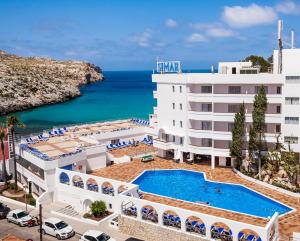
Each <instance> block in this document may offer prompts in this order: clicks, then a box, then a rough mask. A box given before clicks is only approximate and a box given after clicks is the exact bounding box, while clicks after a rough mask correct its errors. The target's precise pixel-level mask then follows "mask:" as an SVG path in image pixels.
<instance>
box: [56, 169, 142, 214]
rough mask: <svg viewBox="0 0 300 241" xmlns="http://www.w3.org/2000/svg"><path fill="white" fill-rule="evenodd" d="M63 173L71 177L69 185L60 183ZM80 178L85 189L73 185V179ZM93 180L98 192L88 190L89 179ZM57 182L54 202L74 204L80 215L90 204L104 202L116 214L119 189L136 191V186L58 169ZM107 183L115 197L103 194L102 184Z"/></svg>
mask: <svg viewBox="0 0 300 241" xmlns="http://www.w3.org/2000/svg"><path fill="white" fill-rule="evenodd" d="M61 173H65V174H66V175H68V177H69V180H70V181H69V184H63V183H60V175H61ZM75 176H78V177H80V178H81V180H82V181H83V183H84V187H83V188H80V187H76V186H74V185H73V182H72V180H73V177H75ZM90 178H91V179H93V180H94V181H95V182H96V183H97V185H98V192H96V191H91V190H88V189H87V181H88V179H90ZM55 182H56V189H55V192H54V201H59V202H64V203H68V204H72V206H73V207H74V208H75V210H76V211H78V212H79V213H84V212H86V211H87V207H88V206H89V205H88V204H90V203H92V202H94V201H97V200H102V201H104V202H105V203H106V205H107V207H108V209H109V210H110V211H114V212H116V211H117V210H119V207H118V204H119V201H118V197H119V195H118V189H119V187H120V186H126V187H127V188H129V189H136V185H134V184H130V183H125V182H121V181H117V180H113V179H109V178H102V177H97V176H93V175H89V174H84V173H79V172H74V171H68V170H63V169H59V168H56V173H55ZM105 182H109V183H110V184H111V185H112V186H113V189H114V196H111V195H107V194H103V193H102V188H101V186H102V184H103V183H105Z"/></svg>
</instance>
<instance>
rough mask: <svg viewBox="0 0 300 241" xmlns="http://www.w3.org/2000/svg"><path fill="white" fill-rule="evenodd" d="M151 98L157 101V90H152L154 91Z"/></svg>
mask: <svg viewBox="0 0 300 241" xmlns="http://www.w3.org/2000/svg"><path fill="white" fill-rule="evenodd" d="M153 98H154V99H157V90H154V91H153Z"/></svg>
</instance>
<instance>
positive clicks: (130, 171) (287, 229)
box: [92, 157, 300, 241]
mask: <svg viewBox="0 0 300 241" xmlns="http://www.w3.org/2000/svg"><path fill="white" fill-rule="evenodd" d="M149 169H188V170H195V171H202V172H205V173H206V177H207V178H208V179H210V180H214V181H220V182H227V183H237V184H243V185H245V186H247V187H249V188H251V189H254V190H255V191H258V192H260V193H262V194H264V195H266V196H269V197H271V198H273V199H275V200H278V201H280V202H282V203H284V204H286V205H288V206H290V207H292V208H294V209H295V211H294V212H291V213H289V214H286V215H284V216H283V217H280V219H279V232H280V235H281V236H282V237H283V238H282V240H285V241H286V240H288V239H287V238H286V237H290V236H292V233H293V232H300V201H299V200H298V199H297V198H294V197H291V196H288V195H285V194H282V193H280V192H277V191H274V190H272V189H269V188H266V187H263V186H261V185H258V184H255V183H252V182H250V181H247V180H245V179H242V178H241V177H240V176H238V175H237V174H235V173H234V172H233V171H232V170H231V169H228V168H216V169H214V170H211V168H210V166H208V165H199V164H193V165H190V164H186V163H180V164H178V163H175V162H173V161H171V160H165V159H162V158H158V157H156V158H155V160H154V161H152V162H148V163H141V161H140V160H138V159H135V160H133V161H132V162H130V163H122V164H118V165H112V166H110V167H107V168H103V169H99V170H96V171H94V172H93V173H92V174H94V175H96V176H102V177H107V178H112V179H117V180H121V181H126V182H130V181H132V180H133V179H134V178H135V177H137V176H138V175H139V174H140V173H141V172H143V171H144V170H149ZM145 198H146V199H149V200H151V201H155V202H160V203H165V204H168V205H173V206H179V207H182V208H186V209H192V210H197V211H199V212H204V213H209V214H212V215H216V216H223V217H225V218H230V219H233V220H238V221H243V222H246V223H251V224H254V225H265V224H266V223H267V221H266V220H265V219H262V218H254V217H250V216H248V215H243V214H236V213H233V212H230V211H222V210H218V209H215V208H212V207H210V208H205V209H203V208H200V207H199V205H193V204H190V203H187V202H182V201H178V200H174V199H170V198H162V197H157V196H155V195H145Z"/></svg>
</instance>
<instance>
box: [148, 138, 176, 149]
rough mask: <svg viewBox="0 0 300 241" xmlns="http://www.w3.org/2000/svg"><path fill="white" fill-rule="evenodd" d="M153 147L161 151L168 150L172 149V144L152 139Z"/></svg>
mask: <svg viewBox="0 0 300 241" xmlns="http://www.w3.org/2000/svg"><path fill="white" fill-rule="evenodd" d="M153 146H154V147H156V148H158V149H162V150H170V149H174V142H171V141H167V140H162V139H154V140H153Z"/></svg>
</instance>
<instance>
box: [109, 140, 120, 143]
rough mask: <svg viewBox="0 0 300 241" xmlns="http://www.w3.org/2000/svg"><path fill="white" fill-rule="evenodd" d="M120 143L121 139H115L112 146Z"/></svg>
mask: <svg viewBox="0 0 300 241" xmlns="http://www.w3.org/2000/svg"><path fill="white" fill-rule="evenodd" d="M119 142H120V139H114V140H111V142H110V143H111V144H118V143H119Z"/></svg>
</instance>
